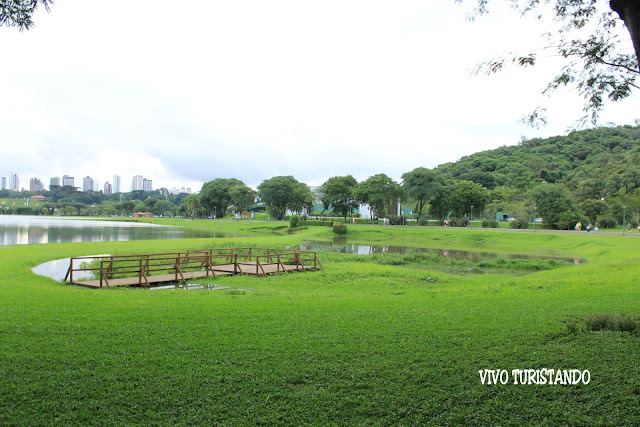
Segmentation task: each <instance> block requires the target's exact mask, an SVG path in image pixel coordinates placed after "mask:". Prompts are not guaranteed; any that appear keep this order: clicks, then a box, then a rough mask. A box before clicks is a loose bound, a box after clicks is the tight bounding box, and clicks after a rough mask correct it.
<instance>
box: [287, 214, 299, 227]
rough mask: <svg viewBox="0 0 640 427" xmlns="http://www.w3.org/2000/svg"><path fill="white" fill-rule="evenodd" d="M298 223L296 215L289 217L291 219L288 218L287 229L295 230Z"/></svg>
mask: <svg viewBox="0 0 640 427" xmlns="http://www.w3.org/2000/svg"><path fill="white" fill-rule="evenodd" d="M298 222H300V217H299V216H298V215H291V218H289V228H296V227H297V226H298Z"/></svg>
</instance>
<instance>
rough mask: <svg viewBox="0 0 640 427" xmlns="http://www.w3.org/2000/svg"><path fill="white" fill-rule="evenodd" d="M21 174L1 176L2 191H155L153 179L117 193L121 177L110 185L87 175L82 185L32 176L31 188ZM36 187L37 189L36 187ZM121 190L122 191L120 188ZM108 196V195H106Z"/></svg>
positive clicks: (182, 188) (171, 190)
mask: <svg viewBox="0 0 640 427" xmlns="http://www.w3.org/2000/svg"><path fill="white" fill-rule="evenodd" d="M19 177H20V174H18V173H15V172H11V173H9V174H8V176H3V175H0V190H4V189H9V190H12V191H21V190H25V191H30V192H42V191H47V190H50V188H51V186H52V185H57V186H70V187H75V188H77V189H78V191H82V192H84V191H88V190H90V191H95V192H104V189H105V188H106V185H107V184H109V187H108V188H109V189H110V191H111V193H110V194H117V193H121V192H122V193H128V192H130V191H147V192H151V191H153V190H154V189H153V184H152V183H153V180H152V179H147V178H144V177H143V176H142V175H136V176H134V177H133V178H132V180H135V179H136V178H138V177H139V180H140V185H139V188H138V187H137V186H136V187H135V188H134V184H133V182H132V186H131V188H130V189H129V190H127V191H115V189H116V188H119V186H120V176H119V175H113V176H112V180H113V182H114V184H112V183H110V182H109V181H108V180H107V181H104V182H100V181H98V180H95V179H93V178H92V177H91V176H89V175H86V176H84V177H83V178H82V181H81V185H76V180H75V176H72V175H63V176H62V179H61V178H60V176H57V175H56V176H51V177H48V178H40V177H39V176H32V177H30V178H29V186H28V187H25V186H24V185H23V186H20V184H19V182H20V178H19ZM47 179H48V182H49V185H48V186H47V185H45V184H44V183H45V182H46V181H47ZM14 181H15V185H17V187H18V188H17V189H14V188H13V185H14ZM116 182H117V185H118V187H116V185H115V183H116ZM34 185H35V187H34ZM34 188H37V189H36V190H34ZM161 189H166V190H167V191H169V193H175V192H184V193H193V192H199V190H200V189H197V190H195V191H194V190H193V189H192V188H191V187H186V186H184V185H183V186H180V187H175V186H174V187H159V188H157V190H161ZM120 190H122V189H121V188H120ZM105 194H106V193H105Z"/></svg>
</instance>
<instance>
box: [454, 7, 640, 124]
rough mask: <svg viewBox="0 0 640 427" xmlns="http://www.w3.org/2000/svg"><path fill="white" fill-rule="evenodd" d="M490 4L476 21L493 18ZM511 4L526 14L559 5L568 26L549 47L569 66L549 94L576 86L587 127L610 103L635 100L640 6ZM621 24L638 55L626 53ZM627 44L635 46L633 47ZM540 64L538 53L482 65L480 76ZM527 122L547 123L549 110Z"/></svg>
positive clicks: (557, 15) (560, 15)
mask: <svg viewBox="0 0 640 427" xmlns="http://www.w3.org/2000/svg"><path fill="white" fill-rule="evenodd" d="M456 1H457V2H462V1H463V0H456ZM488 3H489V0H477V4H478V6H477V8H476V9H475V11H474V13H473V15H472V19H473V17H475V16H478V15H482V14H485V13H487V12H488V6H487V5H488ZM510 3H511V4H512V5H513V6H514V7H515V8H518V9H519V10H520V12H521V13H523V14H526V13H530V12H533V11H537V10H540V9H542V7H541V4H553V14H554V15H555V16H554V19H555V20H556V21H558V22H560V23H562V25H561V26H560V28H559V29H558V39H557V40H550V41H549V42H550V43H549V44H550V45H552V46H554V47H555V49H556V50H557V52H558V53H559V54H560V56H562V57H563V58H565V59H567V60H568V61H569V63H568V65H566V66H565V67H564V68H563V69H562V70H561V72H560V73H559V74H558V75H557V76H556V77H555V78H554V79H553V80H552V81H551V82H550V83H549V84H548V86H547V87H546V89H545V90H544V92H543V93H551V92H553V91H555V90H557V89H558V88H560V87H564V86H568V85H572V86H575V87H576V88H577V90H578V92H579V94H580V95H581V96H582V97H583V98H584V100H585V104H584V108H583V110H584V112H585V115H584V116H583V117H582V119H581V121H582V123H585V122H586V121H587V120H591V122H592V123H596V122H597V119H598V113H599V112H600V111H601V110H602V108H603V106H604V103H605V101H606V99H608V100H610V101H614V102H615V101H620V100H622V99H624V98H627V97H628V96H629V95H631V91H632V89H637V88H638V84H637V83H636V79H637V78H638V76H639V75H640V3H639V2H638V1H637V0H611V1H609V2H608V3H609V5H608V7H603V6H602V5H601V4H599V2H598V1H597V0H544V1H540V0H510ZM542 13H543V12H542ZM540 16H542V15H540ZM594 23H597V25H595V24H594ZM621 24H623V25H624V26H626V28H627V30H628V32H629V35H630V36H631V44H630V45H631V46H630V47H632V49H628V48H626V47H624V46H623V43H622V41H621V40H620V39H619V37H618V34H617V27H618V26H619V25H621ZM625 44H626V45H627V46H629V43H628V41H626V42H625ZM536 61H537V57H536V54H534V53H528V54H524V55H509V56H506V57H502V58H498V59H494V60H491V61H488V62H486V63H484V64H481V65H480V66H479V67H478V70H477V71H478V72H487V73H489V74H491V73H495V72H496V71H499V70H501V69H503V68H504V67H505V65H507V63H509V62H511V63H513V64H516V65H519V66H524V67H526V66H531V65H534V64H535V63H536ZM525 120H526V121H528V122H529V123H530V124H537V122H538V121H541V122H542V123H545V122H546V118H545V117H544V109H543V108H538V109H536V110H535V111H534V112H533V113H531V114H530V115H529V116H528V117H527V118H526V119H525Z"/></svg>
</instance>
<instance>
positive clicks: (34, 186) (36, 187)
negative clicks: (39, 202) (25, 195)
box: [29, 178, 44, 193]
mask: <svg viewBox="0 0 640 427" xmlns="http://www.w3.org/2000/svg"><path fill="white" fill-rule="evenodd" d="M29 191H31V192H32V193H39V192H41V191H44V184H42V181H41V180H40V178H31V179H30V180H29Z"/></svg>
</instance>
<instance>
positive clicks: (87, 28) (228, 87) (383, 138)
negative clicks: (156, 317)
mask: <svg viewBox="0 0 640 427" xmlns="http://www.w3.org/2000/svg"><path fill="white" fill-rule="evenodd" d="M433 3H436V2H424V1H418V0H415V1H406V2H401V3H397V2H396V3H394V4H391V3H389V2H386V1H384V2H383V1H348V2H345V1H325V2H308V1H299V0H298V1H269V2H263V1H245V2H222V1H204V0H202V1H192V2H189V3H188V4H185V5H178V6H176V3H175V2H169V1H157V0H156V1H153V2H151V1H136V2H131V1H122V0H119V1H112V2H110V3H109V5H108V7H107V6H105V5H104V3H101V2H97V1H88V0H83V1H80V0H74V1H72V0H69V1H66V2H57V3H56V4H55V5H54V6H53V7H52V11H51V13H50V14H46V13H40V12H39V13H38V15H37V16H36V27H35V28H34V29H32V30H30V31H27V32H23V33H19V32H17V31H16V30H15V29H6V28H2V29H0V47H1V48H2V51H3V57H4V58H9V60H8V61H7V64H6V65H5V66H3V67H2V69H0V79H2V81H4V82H10V83H11V84H9V85H4V91H3V102H2V103H1V104H0V138H1V140H2V141H3V143H2V145H3V155H2V156H1V157H0V175H6V174H7V173H8V171H9V170H17V171H18V172H19V174H20V175H21V177H22V178H21V180H22V182H28V178H29V177H31V176H37V177H40V178H42V179H44V180H47V181H48V177H50V176H55V175H58V176H61V175H63V174H66V173H70V174H74V175H75V176H76V179H80V178H82V177H83V176H85V175H91V176H93V177H94V178H95V179H97V180H98V181H100V182H101V183H104V181H111V176H112V175H113V174H114V173H118V174H120V175H122V177H123V178H122V182H123V188H124V189H127V188H128V185H129V180H130V177H131V176H133V175H137V174H142V175H144V176H145V177H148V178H151V179H153V181H154V187H156V188H158V187H160V186H168V187H172V186H191V187H193V188H195V189H197V188H199V187H200V184H201V183H202V182H203V181H206V180H209V179H213V178H215V177H236V178H239V179H242V180H244V181H245V182H246V183H248V184H250V185H253V186H257V185H258V184H259V183H260V182H261V181H262V180H263V179H267V178H270V177H272V176H275V175H294V176H295V177H296V178H298V179H300V180H303V181H305V182H307V183H309V184H311V185H318V184H321V183H322V182H323V181H324V180H325V179H326V178H328V177H330V176H332V175H336V174H353V175H354V176H356V177H357V178H358V179H365V178H366V177H368V176H370V175H373V174H376V173H380V172H384V173H387V174H389V175H390V176H392V177H394V178H396V179H398V178H399V177H400V175H401V174H402V173H403V172H406V171H409V170H411V169H413V168H414V167H417V166H427V167H434V166H436V165H438V164H440V163H443V162H447V161H455V160H456V159H458V158H459V157H461V156H463V155H468V154H471V153H473V152H476V151H480V150H485V149H490V148H495V147H498V146H501V145H505V144H514V143H516V142H518V141H519V140H520V137H521V136H522V135H525V136H528V137H533V136H549V135H553V134H559V133H563V132H564V131H565V130H566V128H567V127H569V126H571V125H572V124H573V123H574V122H575V120H576V119H577V118H578V117H579V116H580V115H581V108H582V103H581V102H580V99H578V98H577V97H576V96H575V94H573V93H560V94H559V96H555V97H553V98H551V99H548V100H546V99H544V98H541V97H540V96H539V93H540V90H541V89H542V88H543V87H544V86H545V84H546V83H547V82H548V81H549V79H550V78H551V77H552V76H553V75H554V74H553V73H554V72H556V71H557V70H558V61H557V58H554V57H553V56H551V55H548V54H547V53H546V51H544V50H539V49H540V47H541V46H543V40H542V39H541V38H540V36H539V35H540V33H542V32H543V30H544V26H541V25H540V23H539V22H537V21H536V20H535V19H533V18H526V19H521V18H519V17H518V16H517V14H515V13H513V12H512V11H509V10H507V7H506V6H504V5H503V4H501V3H500V2H496V3H495V4H494V5H493V8H494V9H493V11H492V13H491V14H490V15H488V16H485V17H482V18H480V19H479V20H478V21H477V22H475V23H469V22H467V21H466V19H465V16H466V14H467V12H468V11H469V10H470V8H471V6H472V5H471V4H463V7H460V6H459V5H456V4H454V2H453V0H451V1H449V0H445V1H442V2H437V4H433ZM536 49H537V50H536ZM513 50H517V51H521V52H529V51H533V50H536V51H537V52H538V53H539V54H540V55H541V56H542V58H541V62H540V64H539V65H538V66H536V67H534V68H532V69H514V70H507V71H505V72H503V73H501V74H500V75H497V76H490V77H487V76H470V75H469V71H470V69H472V68H473V67H474V65H475V64H476V63H478V62H480V61H483V60H487V59H490V58H492V57H494V56H496V55H499V54H500V53H503V52H508V51H513ZM541 102H543V103H547V104H548V108H549V118H550V125H549V127H547V128H544V129H541V130H535V129H531V128H527V127H526V126H524V125H522V124H519V123H518V122H517V121H518V119H519V118H520V117H522V116H524V115H525V114H526V113H528V112H529V111H531V110H532V109H533V108H534V107H535V106H537V105H539V104H540V103H541ZM639 105H640V100H639V99H638V96H637V95H635V96H634V97H633V98H632V99H629V100H627V101H625V102H623V103H621V104H618V105H612V106H610V107H609V108H608V109H607V111H606V112H605V113H604V114H603V116H602V122H607V121H613V122H616V123H619V124H624V123H631V122H632V120H633V119H635V118H636V117H635V116H634V112H635V111H638V106H639Z"/></svg>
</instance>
